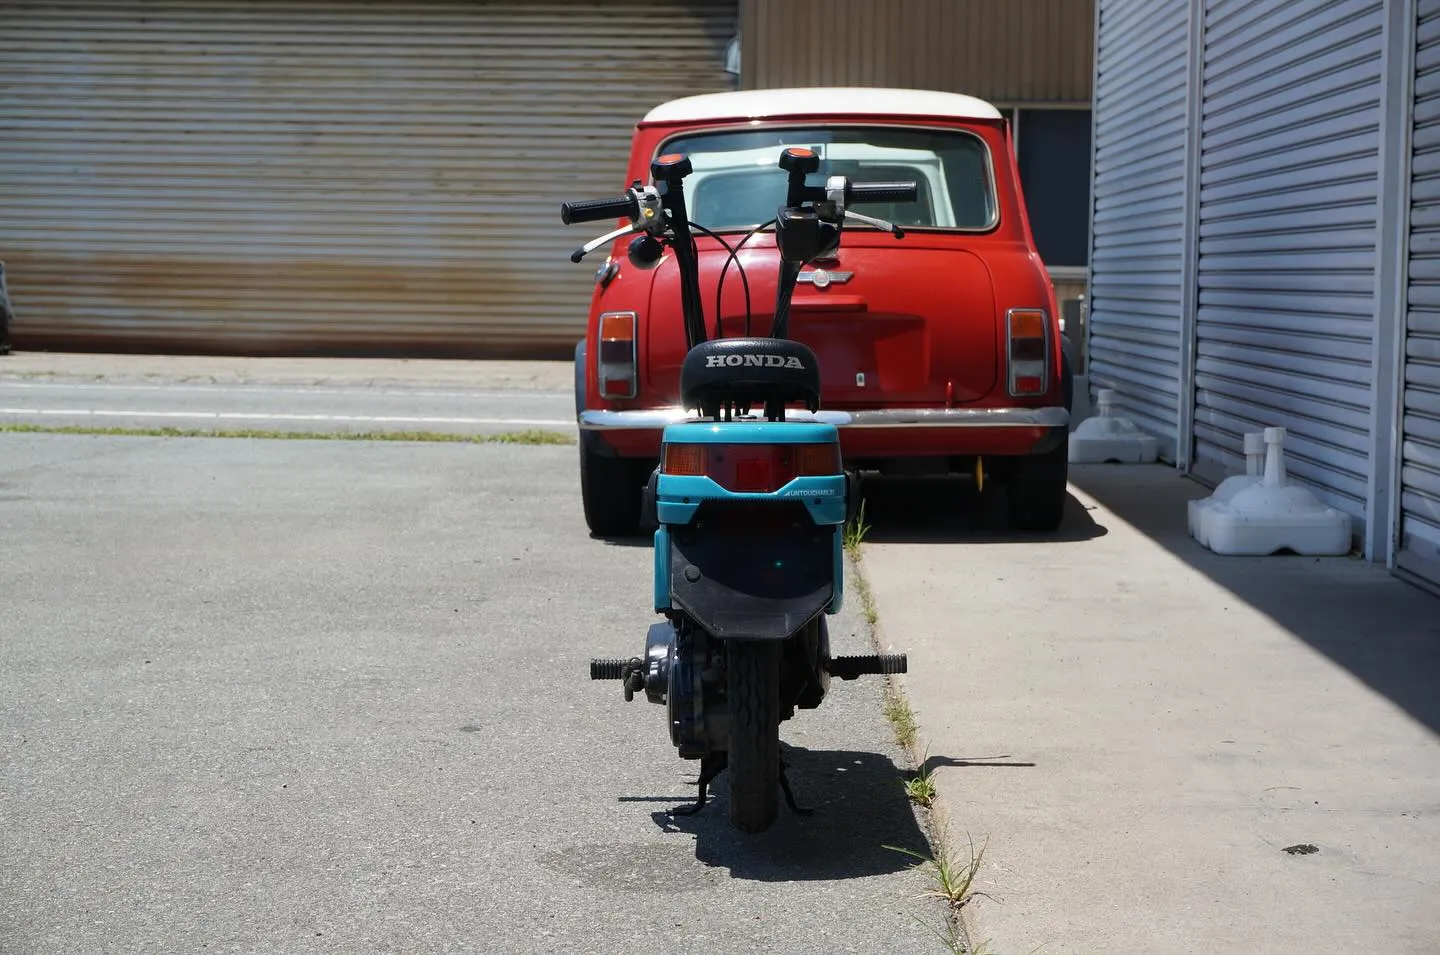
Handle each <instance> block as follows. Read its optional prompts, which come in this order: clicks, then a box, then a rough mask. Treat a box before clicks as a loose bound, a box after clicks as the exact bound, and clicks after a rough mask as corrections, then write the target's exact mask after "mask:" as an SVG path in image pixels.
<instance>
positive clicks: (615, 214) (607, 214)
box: [560, 192, 640, 225]
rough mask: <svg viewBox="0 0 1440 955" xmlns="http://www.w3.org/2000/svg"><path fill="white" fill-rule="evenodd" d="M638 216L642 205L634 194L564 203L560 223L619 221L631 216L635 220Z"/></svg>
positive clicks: (561, 207)
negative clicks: (622, 217) (602, 220)
mask: <svg viewBox="0 0 1440 955" xmlns="http://www.w3.org/2000/svg"><path fill="white" fill-rule="evenodd" d="M638 215H640V203H639V202H637V201H636V200H635V194H634V193H633V192H627V193H625V195H623V196H616V197H615V198H614V199H581V200H580V201H579V202H562V203H561V204H560V221H561V222H563V223H565V224H566V225H570V224H572V223H575V222H597V221H599V220H601V219H618V218H620V217H621V216H629V217H630V218H631V219H634V218H635V217H636V216H638Z"/></svg>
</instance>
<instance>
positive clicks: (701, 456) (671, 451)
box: [661, 444, 705, 475]
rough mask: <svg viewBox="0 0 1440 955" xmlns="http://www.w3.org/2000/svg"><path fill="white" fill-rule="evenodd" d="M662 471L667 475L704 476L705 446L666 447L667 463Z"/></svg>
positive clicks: (670, 445)
mask: <svg viewBox="0 0 1440 955" xmlns="http://www.w3.org/2000/svg"><path fill="white" fill-rule="evenodd" d="M661 470H663V471H664V472H665V473H666V474H689V475H702V474H704V473H705V446H704V445H703V444H667V445H665V462H664V467H663V468H662V469H661Z"/></svg>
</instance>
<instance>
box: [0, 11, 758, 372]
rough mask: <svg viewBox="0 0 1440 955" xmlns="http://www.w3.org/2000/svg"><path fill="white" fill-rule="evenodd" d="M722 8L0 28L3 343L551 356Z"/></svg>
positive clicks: (22, 14) (251, 15) (225, 18)
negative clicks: (601, 218) (600, 203)
mask: <svg viewBox="0 0 1440 955" xmlns="http://www.w3.org/2000/svg"><path fill="white" fill-rule="evenodd" d="M735 13H736V11H735V2H734V0H643V2H621V0H585V2H566V0H545V2H529V0H512V2H492V3H479V2H458V0H457V2H447V0H418V2H404V0H374V2H367V3H363V4H362V3H353V2H343V0H284V2H279V0H277V2H267V3H254V2H242V0H184V2H182V0H111V2H106V0H93V2H68V3H61V2H48V3H46V2H36V3H26V4H6V5H5V7H4V10H3V13H0V24H3V29H0V90H3V95H0V130H3V135H0V140H3V141H0V259H4V260H5V261H6V262H7V264H8V266H9V272H10V279H11V290H12V293H13V296H14V299H15V302H16V307H17V310H18V312H19V321H18V322H17V324H16V326H15V329H14V332H15V338H16V342H17V344H18V345H21V346H30V347H38V346H41V345H56V344H59V345H80V346H84V347H96V346H98V347H112V348H115V347H136V348H164V349H206V350H216V351H234V352H248V353H266V352H270V353H275V352H279V353H304V352H311V351H319V352H324V351H330V352H334V351H351V352H354V351H381V352H388V353H407V352H408V353H442V354H497V353H502V352H507V351H515V350H516V349H525V350H530V351H532V352H534V351H535V350H537V349H538V350H540V351H543V352H546V353H551V352H553V353H556V354H565V353H567V352H568V348H569V347H570V346H573V342H574V340H575V339H576V338H577V337H579V336H580V335H581V334H582V333H583V327H584V318H585V312H586V307H587V304H588V301H589V295H590V290H591V288H592V279H593V272H594V270H593V268H592V267H590V266H586V265H573V264H571V263H570V262H569V260H568V252H569V251H570V249H572V248H573V247H574V246H576V245H578V244H579V243H580V242H581V241H583V240H584V239H585V238H588V237H589V234H588V233H587V232H586V230H584V229H572V228H567V227H565V226H563V225H561V224H560V221H559V204H560V201H561V200H562V199H564V198H570V197H577V198H583V197H589V196H597V195H607V194H613V193H615V192H616V191H617V189H618V188H620V187H622V186H623V185H624V184H625V183H624V173H625V162H626V158H627V155H628V147H629V140H630V134H631V131H632V129H633V125H634V123H635V121H636V120H637V119H638V118H639V117H640V116H641V115H643V113H644V112H645V111H646V110H647V109H648V108H649V107H651V106H652V105H654V104H655V103H657V102H659V101H662V100H665V99H669V98H671V97H675V96H682V95H686V94H690V93H700V92H710V91H714V90H720V89H727V88H731V87H732V86H733V83H734V81H733V78H731V77H730V76H728V75H727V74H726V73H725V72H724V70H723V65H724V54H725V48H726V45H727V43H728V42H729V41H730V39H731V37H732V36H733V35H734V32H735V29H736V21H735Z"/></svg>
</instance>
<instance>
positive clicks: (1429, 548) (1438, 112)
mask: <svg viewBox="0 0 1440 955" xmlns="http://www.w3.org/2000/svg"><path fill="white" fill-rule="evenodd" d="M1419 14H1420V19H1419V23H1418V28H1417V31H1416V49H1415V109H1414V122H1415V127H1414V135H1413V144H1414V152H1413V155H1412V165H1411V177H1412V178H1411V186H1410V192H1411V208H1410V264H1409V274H1410V288H1409V300H1408V308H1407V310H1406V321H1405V350H1404V354H1405V359H1404V365H1403V372H1402V375H1403V377H1402V382H1401V407H1402V412H1401V414H1402V417H1401V444H1400V533H1399V549H1398V552H1397V554H1396V564H1397V566H1399V567H1401V568H1402V569H1404V570H1408V571H1410V572H1412V573H1415V574H1419V575H1421V576H1424V577H1427V578H1429V579H1430V580H1432V581H1434V582H1436V583H1440V0H1420V4H1419Z"/></svg>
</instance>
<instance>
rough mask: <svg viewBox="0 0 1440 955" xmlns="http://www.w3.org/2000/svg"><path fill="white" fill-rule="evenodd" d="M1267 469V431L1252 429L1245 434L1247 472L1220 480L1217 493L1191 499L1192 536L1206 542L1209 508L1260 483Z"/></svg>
mask: <svg viewBox="0 0 1440 955" xmlns="http://www.w3.org/2000/svg"><path fill="white" fill-rule="evenodd" d="M1264 470H1265V433H1264V432H1263V431H1252V432H1250V433H1249V434H1247V435H1245V473H1244V474H1232V475H1230V476H1229V477H1227V478H1226V479H1225V480H1223V481H1221V482H1220V486H1219V487H1217V488H1215V493H1214V494H1211V495H1210V496H1209V497H1207V498H1203V499H1201V500H1198V501H1191V502H1190V504H1189V514H1188V519H1189V525H1190V536H1191V537H1193V538H1195V539H1196V540H1197V541H1199V542H1200V543H1201V544H1204V543H1205V536H1204V523H1203V522H1204V515H1205V511H1206V509H1207V508H1209V507H1211V506H1212V505H1214V504H1221V503H1224V502H1226V501H1228V500H1230V499H1231V498H1232V497H1234V496H1235V495H1236V494H1239V493H1240V492H1241V491H1243V490H1245V489H1246V488H1247V487H1253V486H1255V485H1256V484H1259V483H1260V480H1261V477H1262V474H1263V472H1264Z"/></svg>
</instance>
